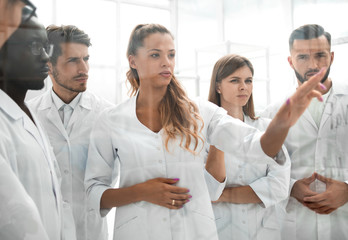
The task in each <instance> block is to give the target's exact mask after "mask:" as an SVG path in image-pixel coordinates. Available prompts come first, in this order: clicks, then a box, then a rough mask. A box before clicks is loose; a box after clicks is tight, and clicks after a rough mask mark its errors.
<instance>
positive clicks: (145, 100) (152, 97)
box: [137, 87, 167, 110]
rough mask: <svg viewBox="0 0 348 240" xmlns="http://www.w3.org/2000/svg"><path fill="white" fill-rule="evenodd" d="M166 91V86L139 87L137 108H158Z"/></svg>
mask: <svg viewBox="0 0 348 240" xmlns="http://www.w3.org/2000/svg"><path fill="white" fill-rule="evenodd" d="M166 92H167V87H165V88H160V89H153V88H151V89H149V88H144V87H143V88H142V87H140V88H139V95H138V98H137V109H138V108H152V109H156V110H158V107H159V105H160V102H161V101H162V99H163V97H164V96H165V94H166Z"/></svg>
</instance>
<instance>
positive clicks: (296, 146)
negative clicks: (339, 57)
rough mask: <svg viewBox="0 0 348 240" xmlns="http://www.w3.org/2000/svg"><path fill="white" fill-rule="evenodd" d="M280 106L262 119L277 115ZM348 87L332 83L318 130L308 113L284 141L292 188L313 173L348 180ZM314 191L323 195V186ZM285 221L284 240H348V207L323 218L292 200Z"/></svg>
mask: <svg viewBox="0 0 348 240" xmlns="http://www.w3.org/2000/svg"><path fill="white" fill-rule="evenodd" d="M278 108H279V104H275V105H272V106H270V107H269V108H267V109H266V111H265V112H264V113H263V114H262V115H263V116H268V117H272V116H274V115H275V113H276V111H277V109H278ZM347 134H348V85H346V84H339V83H336V82H333V84H332V92H331V95H330V96H329V97H328V99H327V104H326V106H325V109H324V112H323V115H322V118H321V121H320V127H319V129H318V127H317V125H316V123H315V122H314V120H313V118H312V116H311V114H310V113H309V111H308V110H306V111H305V112H304V114H303V115H302V116H301V118H300V119H299V120H298V122H297V123H296V124H295V126H293V127H292V128H291V129H290V131H289V134H288V137H287V139H286V141H285V146H286V148H287V150H288V152H289V155H290V159H291V184H290V189H291V188H292V186H293V184H294V183H295V181H296V180H298V179H302V178H305V177H309V176H311V175H312V173H313V172H317V173H319V174H321V175H323V176H326V177H329V178H333V179H335V180H338V181H343V182H344V181H345V182H346V183H348V182H347V180H348V137H347ZM310 187H311V189H312V190H314V191H316V192H323V191H325V189H326V186H325V184H324V183H322V182H320V181H317V180H316V181H315V182H314V183H312V184H311V186H310ZM286 210H287V215H286V219H285V221H284V230H283V233H282V235H283V238H284V239H289V240H290V239H298V240H300V239H306V240H307V239H319V240H334V239H337V240H339V239H348V228H347V226H348V204H347V203H346V204H345V205H343V206H342V207H340V208H339V209H337V210H336V211H334V212H332V213H331V214H329V215H320V214H316V213H315V212H313V211H311V210H309V209H308V208H306V207H304V206H303V205H302V204H301V203H299V202H298V201H297V200H296V199H295V198H292V197H290V199H289V202H288V205H287V208H286Z"/></svg>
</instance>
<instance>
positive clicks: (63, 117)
mask: <svg viewBox="0 0 348 240" xmlns="http://www.w3.org/2000/svg"><path fill="white" fill-rule="evenodd" d="M51 96H52V100H53V103H54V104H55V105H56V107H57V109H58V113H59V116H60V119H61V120H62V123H63V124H64V127H65V128H66V127H67V124H68V123H69V120H70V118H71V115H72V113H73V112H74V110H75V108H76V107H77V105H78V103H79V102H80V98H81V93H79V94H78V95H77V96H76V97H75V98H74V99H73V100H72V101H71V102H70V103H67V104H66V103H64V102H63V101H62V99H60V97H59V96H58V95H57V94H56V93H55V92H54V91H53V89H51ZM67 106H69V107H70V109H69V110H70V111H68V114H67V110H64V109H67Z"/></svg>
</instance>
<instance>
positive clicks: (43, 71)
mask: <svg viewBox="0 0 348 240" xmlns="http://www.w3.org/2000/svg"><path fill="white" fill-rule="evenodd" d="M48 71H49V68H48V66H44V67H42V68H41V69H40V73H42V74H46V75H48Z"/></svg>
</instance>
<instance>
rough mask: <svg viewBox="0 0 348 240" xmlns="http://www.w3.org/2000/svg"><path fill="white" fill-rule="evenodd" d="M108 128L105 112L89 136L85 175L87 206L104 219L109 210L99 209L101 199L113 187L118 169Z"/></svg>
mask: <svg viewBox="0 0 348 240" xmlns="http://www.w3.org/2000/svg"><path fill="white" fill-rule="evenodd" d="M110 126H111V121H109V120H108V111H105V112H103V114H101V115H100V117H99V118H98V120H97V121H96V123H95V125H94V128H93V130H92V133H91V136H90V144H89V149H88V159H87V165H86V173H85V189H86V193H87V200H88V204H89V206H90V207H91V208H92V209H93V210H95V211H96V212H98V211H99V212H100V215H101V216H102V217H105V216H106V215H107V214H108V212H109V211H110V210H111V209H100V201H101V197H102V195H103V193H104V191H105V190H107V189H110V188H112V187H113V183H114V182H115V179H116V178H117V177H118V169H119V162H118V156H117V152H116V150H115V149H114V148H113V144H112V131H111V129H110ZM115 173H116V174H115Z"/></svg>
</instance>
